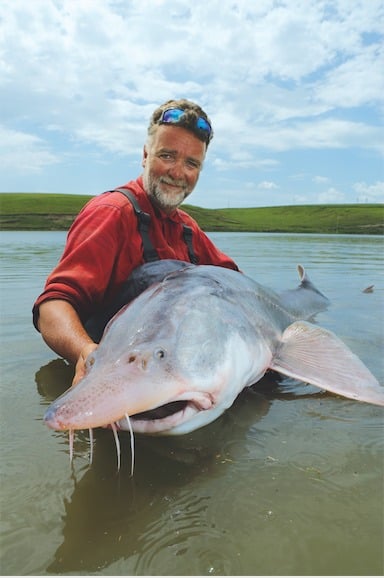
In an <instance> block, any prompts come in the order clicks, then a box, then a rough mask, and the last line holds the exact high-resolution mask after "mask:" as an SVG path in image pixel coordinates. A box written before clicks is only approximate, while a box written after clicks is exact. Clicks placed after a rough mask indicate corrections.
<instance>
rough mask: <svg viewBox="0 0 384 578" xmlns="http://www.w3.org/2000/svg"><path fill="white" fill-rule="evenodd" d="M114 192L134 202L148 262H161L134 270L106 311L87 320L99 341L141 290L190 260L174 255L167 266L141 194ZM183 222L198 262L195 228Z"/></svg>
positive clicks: (190, 253)
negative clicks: (154, 239) (151, 232)
mask: <svg viewBox="0 0 384 578" xmlns="http://www.w3.org/2000/svg"><path fill="white" fill-rule="evenodd" d="M113 192H118V193H122V194H123V195H125V196H126V197H127V199H128V200H129V201H130V202H131V204H132V207H133V210H134V211H135V215H136V217H137V222H138V231H139V234H140V237H141V240H142V243H143V259H144V263H153V262H154V261H158V266H151V268H150V271H148V272H146V271H145V266H144V268H143V269H142V267H143V266H141V267H138V268H137V269H135V270H134V271H132V273H131V274H130V276H129V277H128V279H127V280H126V281H125V282H124V283H123V285H122V287H121V289H120V290H119V292H118V294H117V295H116V297H115V298H114V301H113V303H112V305H110V306H109V307H107V308H106V309H105V310H104V311H101V312H98V313H96V314H95V315H93V316H92V317H91V318H90V319H88V320H87V321H86V323H85V328H86V330H87V332H88V334H89V335H90V337H91V338H92V339H93V340H94V341H95V342H96V343H98V342H99V341H100V339H101V336H102V334H103V332H104V329H105V326H106V325H107V323H108V321H109V320H110V319H112V317H113V316H114V315H115V314H116V313H117V312H118V311H119V309H121V308H122V307H124V305H127V303H130V301H133V299H135V298H136V297H137V296H138V295H140V293H142V292H143V291H144V290H145V289H147V287H149V286H150V285H152V284H153V283H156V282H158V281H161V280H162V279H163V278H164V277H165V276H166V275H168V274H169V273H170V272H171V271H176V270H178V269H181V268H183V267H187V266H188V264H189V263H188V262H186V261H177V260H175V259H171V260H167V261H168V262H167V268H165V267H164V265H165V264H164V263H162V262H161V259H160V258H159V255H158V254H157V251H156V249H155V248H154V246H153V244H152V242H151V239H150V237H149V228H150V223H151V216H150V215H149V214H148V213H146V212H144V211H143V210H142V209H141V207H140V204H139V202H138V200H137V198H136V197H135V195H134V194H133V193H132V191H130V190H129V189H115V190H114V191H113ZM182 225H183V239H184V242H185V244H186V246H187V249H188V256H189V259H190V262H191V263H193V264H197V263H198V259H197V257H196V255H195V252H194V250H193V245H192V228H191V227H188V225H185V224H184V223H183V224H182ZM138 269H140V271H139V272H137V271H138Z"/></svg>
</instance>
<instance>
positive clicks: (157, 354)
mask: <svg viewBox="0 0 384 578" xmlns="http://www.w3.org/2000/svg"><path fill="white" fill-rule="evenodd" d="M153 355H154V357H155V358H156V359H164V357H165V355H166V352H165V349H162V348H161V347H159V348H158V349H156V350H155V352H154V354H153Z"/></svg>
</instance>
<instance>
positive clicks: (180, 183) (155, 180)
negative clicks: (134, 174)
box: [142, 125, 206, 213]
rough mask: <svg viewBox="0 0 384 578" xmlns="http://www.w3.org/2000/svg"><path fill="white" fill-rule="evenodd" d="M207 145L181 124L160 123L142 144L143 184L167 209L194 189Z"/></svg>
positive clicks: (174, 206)
mask: <svg viewBox="0 0 384 578" xmlns="http://www.w3.org/2000/svg"><path fill="white" fill-rule="evenodd" d="M205 151H206V145H205V143H203V142H202V141H201V140H199V139H198V138H197V137H196V136H195V135H194V134H193V133H191V132H190V131H188V130H186V129H185V128H183V127H180V126H169V125H160V126H159V127H158V128H157V130H156V133H155V134H154V135H153V136H152V138H151V140H150V141H149V144H147V145H145V146H144V154H143V161H142V165H143V167H144V172H143V182H144V188H145V190H146V192H147V194H148V196H149V197H150V199H151V201H152V202H153V203H154V204H155V205H156V206H157V207H159V208H160V209H162V210H163V211H165V212H166V213H171V212H172V211H174V210H175V209H176V208H177V207H178V206H179V205H180V204H181V203H182V202H183V201H184V199H185V198H186V197H187V196H188V195H190V194H191V192H192V191H193V189H194V187H195V185H196V183H197V181H198V178H199V175H200V171H201V169H202V166H203V161H204V157H205Z"/></svg>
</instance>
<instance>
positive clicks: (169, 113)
mask: <svg viewBox="0 0 384 578" xmlns="http://www.w3.org/2000/svg"><path fill="white" fill-rule="evenodd" d="M184 114H185V110H183V109H181V108H168V110H165V111H164V112H163V114H162V115H161V117H160V120H159V122H160V124H161V123H165V124H167V123H169V124H177V123H178V122H180V120H181V117H182V116H183V115H184ZM196 128H198V129H199V130H201V131H203V132H205V133H206V134H207V136H208V139H209V137H210V135H211V132H212V127H211V125H210V124H209V122H208V121H207V120H205V118H203V117H201V116H199V118H198V119H197V121H196Z"/></svg>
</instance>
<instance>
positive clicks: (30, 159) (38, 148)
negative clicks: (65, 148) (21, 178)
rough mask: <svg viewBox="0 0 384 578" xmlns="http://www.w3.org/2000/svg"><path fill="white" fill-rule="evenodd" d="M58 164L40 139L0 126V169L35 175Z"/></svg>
mask: <svg viewBox="0 0 384 578" xmlns="http://www.w3.org/2000/svg"><path fill="white" fill-rule="evenodd" d="M58 162H59V159H58V157H57V156H56V155H55V154H53V153H52V152H51V151H50V150H49V147H48V146H47V144H46V143H45V142H44V141H43V140H42V139H40V138H38V137H36V136H34V135H31V134H26V133H23V132H18V131H13V130H8V129H6V128H3V127H1V126H0V169H2V170H4V171H6V170H14V169H15V168H16V169H17V170H18V171H20V173H28V172H31V173H37V172H40V171H42V170H43V169H44V168H45V167H46V166H49V165H53V164H56V163H58Z"/></svg>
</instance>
